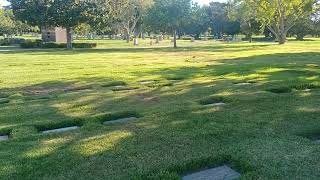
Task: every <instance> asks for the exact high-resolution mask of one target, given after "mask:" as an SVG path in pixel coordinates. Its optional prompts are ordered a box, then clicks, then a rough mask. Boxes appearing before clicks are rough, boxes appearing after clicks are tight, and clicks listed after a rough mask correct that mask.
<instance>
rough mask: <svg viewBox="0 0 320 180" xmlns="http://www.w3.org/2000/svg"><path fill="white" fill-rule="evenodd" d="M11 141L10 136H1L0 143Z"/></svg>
mask: <svg viewBox="0 0 320 180" xmlns="http://www.w3.org/2000/svg"><path fill="white" fill-rule="evenodd" d="M8 139H9V136H8V135H3V136H0V141H6V140H8Z"/></svg>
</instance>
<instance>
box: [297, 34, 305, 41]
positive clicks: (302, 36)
mask: <svg viewBox="0 0 320 180" xmlns="http://www.w3.org/2000/svg"><path fill="white" fill-rule="evenodd" d="M304 36H305V35H304V34H302V33H298V34H297V37H296V40H298V41H303V39H304Z"/></svg>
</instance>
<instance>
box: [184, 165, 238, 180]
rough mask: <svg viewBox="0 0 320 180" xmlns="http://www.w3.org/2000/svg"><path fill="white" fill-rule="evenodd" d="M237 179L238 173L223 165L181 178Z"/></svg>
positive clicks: (192, 179) (189, 179)
mask: <svg viewBox="0 0 320 180" xmlns="http://www.w3.org/2000/svg"><path fill="white" fill-rule="evenodd" d="M238 178H240V173H238V172H236V171H234V170H233V169H231V168H230V167H228V166H226V165H224V166H220V167H217V168H212V169H207V170H204V171H200V172H196V173H193V174H190V175H186V176H183V177H182V180H233V179H238Z"/></svg>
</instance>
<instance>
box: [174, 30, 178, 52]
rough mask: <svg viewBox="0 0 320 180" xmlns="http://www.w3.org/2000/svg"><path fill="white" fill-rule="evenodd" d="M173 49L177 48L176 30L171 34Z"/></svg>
mask: <svg viewBox="0 0 320 180" xmlns="http://www.w3.org/2000/svg"><path fill="white" fill-rule="evenodd" d="M173 47H174V48H177V47H178V46H177V30H174V33H173Z"/></svg>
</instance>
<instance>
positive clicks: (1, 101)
mask: <svg viewBox="0 0 320 180" xmlns="http://www.w3.org/2000/svg"><path fill="white" fill-rule="evenodd" d="M9 102H10V100H9V99H8V98H0V104H7V103H9Z"/></svg>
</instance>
